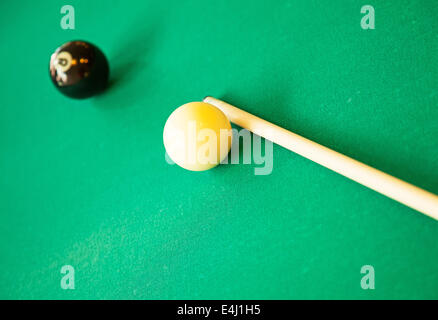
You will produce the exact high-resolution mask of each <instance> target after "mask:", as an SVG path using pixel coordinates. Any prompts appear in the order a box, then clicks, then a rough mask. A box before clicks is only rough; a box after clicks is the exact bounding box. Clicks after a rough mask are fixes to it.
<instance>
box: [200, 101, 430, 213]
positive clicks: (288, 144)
mask: <svg viewBox="0 0 438 320" xmlns="http://www.w3.org/2000/svg"><path fill="white" fill-rule="evenodd" d="M204 102H206V103H209V104H211V105H213V106H215V107H217V108H219V109H220V110H222V112H223V113H225V115H226V116H227V117H228V119H229V120H230V121H231V122H233V123H235V124H237V125H238V126H240V127H242V128H245V129H247V130H249V131H251V132H253V133H255V134H257V135H259V136H261V137H263V138H265V139H268V140H271V141H272V142H275V143H276V144H279V145H280V146H282V147H284V148H286V149H289V150H291V151H293V152H295V153H298V154H299V155H301V156H303V157H305V158H307V159H310V160H312V161H315V162H316V163H319V164H320V165H322V166H324V167H326V168H329V169H331V170H333V171H335V172H337V173H339V174H342V175H343V176H345V177H347V178H350V179H351V180H354V181H356V182H358V183H360V184H362V185H364V186H366V187H368V188H370V189H373V190H375V191H377V192H380V193H381V194H383V195H385V196H387V197H389V198H392V199H394V200H396V201H398V202H400V203H403V204H404V205H406V206H408V207H411V208H412V209H415V210H417V211H419V212H422V213H424V214H426V215H428V216H430V217H432V218H434V219H436V220H438V196H436V195H434V194H433V193H431V192H428V191H426V190H423V189H420V188H418V187H416V186H414V185H412V184H410V183H407V182H405V181H403V180H400V179H397V178H395V177H393V176H390V175H389V174H386V173H384V172H382V171H380V170H377V169H374V168H372V167H370V166H367V165H366V164H363V163H361V162H359V161H356V160H354V159H352V158H349V157H347V156H344V155H343V154H341V153H339V152H336V151H334V150H331V149H329V148H326V147H324V146H322V145H320V144H318V143H316V142H313V141H311V140H309V139H306V138H304V137H301V136H299V135H297V134H295V133H293V132H290V131H288V130H286V129H283V128H281V127H279V126H277V125H275V124H273V123H270V122H268V121H266V120H263V119H261V118H259V117H256V116H254V115H252V114H250V113H248V112H246V111H243V110H241V109H239V108H236V107H234V106H232V105H230V104H228V103H226V102H224V101H221V100H218V99H215V98H213V97H205V98H204Z"/></svg>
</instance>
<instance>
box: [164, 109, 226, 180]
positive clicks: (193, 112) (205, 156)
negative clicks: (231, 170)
mask: <svg viewBox="0 0 438 320" xmlns="http://www.w3.org/2000/svg"><path fill="white" fill-rule="evenodd" d="M163 141H164V147H165V148H166V152H167V154H168V155H169V157H170V158H171V159H172V160H173V161H174V162H175V163H176V164H178V165H179V166H181V167H183V168H184V169H187V170H192V171H204V170H208V169H211V168H213V167H215V166H217V165H218V164H219V163H220V162H221V161H222V160H224V159H225V157H226V156H227V155H228V153H229V151H230V148H231V124H230V121H229V120H228V118H227V117H226V116H225V114H224V113H223V112H222V111H221V110H219V109H218V108H216V107H214V106H212V105H211V104H208V103H205V102H190V103H187V104H184V105H182V106H181V107H179V108H178V109H176V110H175V111H174V112H172V114H171V115H170V116H169V118H168V119H167V121H166V124H165V126H164V131H163Z"/></svg>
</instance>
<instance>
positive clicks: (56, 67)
mask: <svg viewBox="0 0 438 320" xmlns="http://www.w3.org/2000/svg"><path fill="white" fill-rule="evenodd" d="M50 77H51V79H52V81H53V83H54V85H55V87H56V88H57V89H58V90H59V91H60V92H61V93H63V94H64V95H66V96H68V97H71V98H76V99H85V98H89V97H92V96H94V95H96V94H98V93H100V92H102V91H103V90H104V89H105V88H106V87H107V86H108V78H109V64H108V60H107V59H106V57H105V55H104V54H103V52H102V51H101V50H100V49H99V48H98V47H96V46H95V45H93V44H91V43H89V42H86V41H70V42H67V43H66V44H64V45H62V46H61V47H59V48H58V49H56V51H55V52H54V53H53V54H52V56H51V57H50Z"/></svg>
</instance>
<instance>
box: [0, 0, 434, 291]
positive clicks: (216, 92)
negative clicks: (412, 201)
mask: <svg viewBox="0 0 438 320" xmlns="http://www.w3.org/2000/svg"><path fill="white" fill-rule="evenodd" d="M64 4H65V2H64V1H44V2H38V4H37V3H36V2H34V1H18V2H1V3H0V39H1V40H2V41H1V42H0V61H1V67H0V70H1V71H0V74H1V77H0V93H1V97H0V98H1V100H0V101H1V102H0V176H1V178H0V257H1V258H0V259H1V260H0V298H3V299H437V298H438V272H437V263H438V241H437V239H438V238H437V236H438V222H437V221H434V220H433V219H431V218H428V217H426V216H424V215H422V214H419V213H417V212H416V211H414V210H412V209H409V208H407V207H405V206H403V205H401V204H399V203H397V202H395V201H393V200H391V199H388V198H386V197H384V196H382V195H380V194H378V193H376V192H374V191H372V190H369V189H367V188H365V187H363V186H361V185H359V184H357V183H355V182H353V181H350V180H348V179H346V178H344V177H342V176H340V175H338V174H336V173H334V172H331V171H330V170H328V169H326V168H324V167H321V166H319V165H317V164H315V163H313V162H311V161H309V160H307V159H304V158H302V157H300V156H298V155H296V154H294V153H292V152H290V151H288V150H285V149H283V148H281V147H279V146H276V145H274V150H273V151H274V164H273V171H272V173H271V174H270V175H265V176H256V175H254V168H256V167H258V165H256V164H236V165H221V166H219V167H217V168H215V169H213V170H210V171H206V172H197V173H196V172H195V173H194V172H189V171H185V170H183V169H181V168H179V167H177V166H175V165H174V166H172V165H169V164H168V163H167V162H166V161H165V150H164V146H163V141H162V133H163V127H164V123H165V121H166V119H167V117H168V116H169V115H170V113H171V112H172V111H173V110H174V109H175V108H177V107H178V106H180V105H182V104H184V103H187V102H191V101H200V100H202V98H203V97H204V96H206V95H212V96H214V97H217V98H220V99H224V100H225V101H227V102H230V103H232V104H234V105H236V106H239V107H240V108H242V109H244V110H246V111H248V112H251V113H253V114H255V115H257V116H259V117H262V118H264V119H266V120H268V121H271V122H273V123H275V124H278V125H280V126H282V127H284V128H287V129H289V130H292V131H293V132H296V133H298V134H301V135H303V136H305V137H307V138H309V139H312V140H314V141H317V142H318V143H321V144H323V145H325V146H327V147H330V148H332V149H334V150H337V151H339V152H341V153H344V154H346V155H348V156H351V157H353V158H355V159H357V160H359V161H362V162H364V163H366V164H369V165H371V166H373V167H376V168H378V169H380V170H382V171H385V172H387V173H389V174H392V175H394V176H396V177H398V178H401V179H403V180H406V181H408V182H410V183H413V184H415V185H417V186H419V187H422V188H424V189H426V190H429V191H431V192H434V193H438V170H437V169H438V168H437V165H438V81H437V79H438V55H437V52H438V20H437V19H436V17H437V16H438V3H437V2H436V1H433V0H430V1H417V2H414V1H408V0H398V1H395V0H385V1H383V0H374V1H372V3H370V4H372V5H373V6H374V8H375V15H376V28H375V30H363V29H362V28H361V26H360V20H361V18H362V16H363V14H361V13H360V8H361V6H362V5H364V4H367V3H366V2H364V1H357V0H349V1H347V0H344V1H342V0H335V1H330V2H321V1H313V0H289V1H288V0H284V1H283V0H279V1H262V0H253V1H231V0H228V1H216V0H215V1H201V0H190V1H139V0H136V1H120V0H116V1H111V2H109V1H103V0H95V1H94V0H93V1H75V0H74V1H70V2H69V4H71V5H73V6H74V8H75V16H76V23H75V30H63V29H61V27H60V20H61V18H62V14H61V13H60V8H61V7H62V6H63V5H64ZM74 39H83V40H87V41H90V42H92V43H95V44H96V45H98V46H99V47H100V48H101V49H102V50H103V51H104V52H105V53H106V55H107V57H108V59H109V61H110V66H111V83H110V87H109V88H108V90H107V91H106V92H105V93H103V94H102V95H99V96H97V97H95V98H92V99H88V100H72V99H68V98H66V97H64V96H62V95H61V94H60V93H59V92H57V91H56V89H55V88H54V86H53V85H52V83H51V82H50V79H49V75H48V63H49V58H50V54H51V53H52V52H53V51H54V50H55V49H56V48H57V47H58V46H59V45H61V44H63V43H64V42H67V41H70V40H74ZM63 265H72V266H73V267H74V268H75V289H74V290H63V289H61V287H60V279H61V277H62V275H61V274H60V269H61V267H62V266H63ZM363 265H372V266H373V267H374V268H375V289H374V290H363V289H362V288H361V286H360V280H361V277H362V276H363V275H361V274H360V269H361V267H362V266H363Z"/></svg>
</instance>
